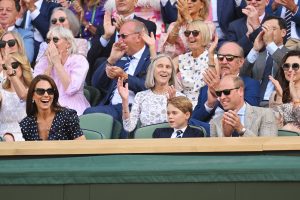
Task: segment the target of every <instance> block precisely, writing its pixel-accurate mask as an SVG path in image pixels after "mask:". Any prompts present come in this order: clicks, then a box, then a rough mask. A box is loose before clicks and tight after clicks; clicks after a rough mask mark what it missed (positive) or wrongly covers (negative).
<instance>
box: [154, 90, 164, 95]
mask: <svg viewBox="0 0 300 200" xmlns="http://www.w3.org/2000/svg"><path fill="white" fill-rule="evenodd" d="M152 92H153V93H154V94H157V95H165V94H167V91H165V90H164V91H155V90H152Z"/></svg>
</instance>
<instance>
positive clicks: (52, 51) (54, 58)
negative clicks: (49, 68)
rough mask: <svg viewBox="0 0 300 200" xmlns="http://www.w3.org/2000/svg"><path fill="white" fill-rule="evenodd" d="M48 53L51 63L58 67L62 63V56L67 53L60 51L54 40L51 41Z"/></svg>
mask: <svg viewBox="0 0 300 200" xmlns="http://www.w3.org/2000/svg"><path fill="white" fill-rule="evenodd" d="M47 54H48V55H47V57H48V61H49V64H50V63H51V64H52V65H53V66H54V67H56V66H58V65H61V64H62V58H63V56H64V55H65V54H66V53H64V52H63V51H62V50H61V51H60V52H59V50H58V49H57V47H56V46H55V44H54V43H53V41H50V43H49V44H48V49H47ZM64 57H65V56H64Z"/></svg>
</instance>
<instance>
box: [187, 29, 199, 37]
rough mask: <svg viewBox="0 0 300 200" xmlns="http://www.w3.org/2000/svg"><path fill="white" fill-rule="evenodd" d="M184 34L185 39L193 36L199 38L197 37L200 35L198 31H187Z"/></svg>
mask: <svg viewBox="0 0 300 200" xmlns="http://www.w3.org/2000/svg"><path fill="white" fill-rule="evenodd" d="M183 33H184V35H185V37H189V36H190V35H191V34H192V35H193V36H194V37H197V36H198V35H199V33H200V31H197V30H193V31H188V30H186V31H184V32H183Z"/></svg>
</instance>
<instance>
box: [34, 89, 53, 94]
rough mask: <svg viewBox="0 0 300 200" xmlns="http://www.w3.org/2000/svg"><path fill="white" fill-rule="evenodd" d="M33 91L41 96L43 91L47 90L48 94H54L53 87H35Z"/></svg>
mask: <svg viewBox="0 0 300 200" xmlns="http://www.w3.org/2000/svg"><path fill="white" fill-rule="evenodd" d="M34 91H35V93H37V94H38V95H40V96H42V95H44V94H45V92H47V94H48V95H54V91H55V90H54V89H53V88H48V89H44V88H36V89H35V90H34Z"/></svg>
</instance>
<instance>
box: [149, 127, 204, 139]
mask: <svg viewBox="0 0 300 200" xmlns="http://www.w3.org/2000/svg"><path fill="white" fill-rule="evenodd" d="M173 132H174V129H173V128H157V129H155V131H154V132H153V135H152V137H153V138H171V136H172V133H173ZM182 137H184V138H189V137H204V133H203V132H202V131H201V130H199V129H196V128H193V127H190V126H187V128H186V129H185V131H184V133H183V135H182Z"/></svg>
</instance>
